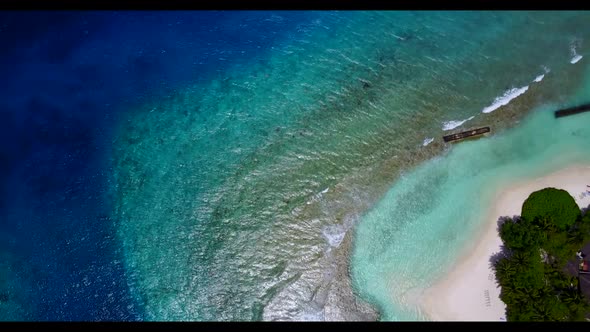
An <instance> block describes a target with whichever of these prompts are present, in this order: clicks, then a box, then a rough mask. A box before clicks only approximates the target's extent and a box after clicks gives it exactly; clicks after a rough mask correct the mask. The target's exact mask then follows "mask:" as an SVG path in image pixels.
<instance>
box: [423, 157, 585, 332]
mask: <svg viewBox="0 0 590 332" xmlns="http://www.w3.org/2000/svg"><path fill="white" fill-rule="evenodd" d="M586 185H590V165H576V166H570V167H567V168H563V169H561V170H559V171H557V172H553V173H551V174H548V175H545V176H542V177H538V178H535V179H532V180H527V181H523V182H520V183H513V184H511V185H510V186H509V187H504V188H502V189H500V190H499V191H498V192H497V193H496V194H495V198H494V203H493V205H492V206H490V208H489V210H488V213H487V215H486V221H485V224H484V225H485V226H482V229H481V231H480V233H479V234H478V235H477V236H476V240H474V241H472V242H471V244H470V246H469V247H468V248H465V249H464V254H463V255H462V256H461V257H460V258H459V259H458V261H457V263H456V264H455V266H454V267H453V269H452V270H451V271H450V272H449V273H448V274H446V275H445V276H443V277H442V278H441V279H440V280H438V281H437V282H436V283H435V284H434V285H433V286H432V287H430V288H428V289H426V290H425V291H424V293H423V295H422V297H421V300H420V307H421V309H422V310H423V312H424V314H426V316H427V317H429V319H430V320H434V321H503V320H505V305H504V303H503V302H502V301H501V300H500V298H499V295H500V289H499V288H498V287H496V282H495V277H494V272H493V270H492V269H491V267H490V263H489V258H490V257H491V256H492V255H493V254H494V253H496V252H498V251H499V250H500V245H501V243H502V241H501V239H500V237H499V235H498V232H497V220H498V218H499V217H501V216H513V215H520V213H521V207H522V203H523V202H524V200H525V199H526V198H527V197H528V196H529V195H530V193H532V192H534V191H537V190H540V189H543V188H546V187H556V188H559V189H564V190H567V191H568V192H569V193H570V195H572V197H574V199H575V200H576V203H578V205H579V206H580V207H581V208H586V207H588V205H590V195H585V194H584V193H585V192H586V190H590V188H588V187H586Z"/></svg>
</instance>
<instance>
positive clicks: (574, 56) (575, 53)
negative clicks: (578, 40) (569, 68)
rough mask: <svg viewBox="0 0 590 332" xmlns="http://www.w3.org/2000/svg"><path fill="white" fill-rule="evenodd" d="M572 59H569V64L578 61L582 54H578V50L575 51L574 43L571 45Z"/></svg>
mask: <svg viewBox="0 0 590 332" xmlns="http://www.w3.org/2000/svg"><path fill="white" fill-rule="evenodd" d="M571 50H572V59H571V60H570V63H571V64H574V63H576V62H578V61H580V59H582V56H581V55H579V54H578V52H576V45H572V48H571Z"/></svg>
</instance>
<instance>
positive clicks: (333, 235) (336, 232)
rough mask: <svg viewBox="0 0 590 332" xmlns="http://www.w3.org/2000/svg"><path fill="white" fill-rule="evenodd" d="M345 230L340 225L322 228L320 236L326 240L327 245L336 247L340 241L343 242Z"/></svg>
mask: <svg viewBox="0 0 590 332" xmlns="http://www.w3.org/2000/svg"><path fill="white" fill-rule="evenodd" d="M346 231H347V228H346V227H343V226H341V225H330V226H326V227H324V229H323V230H322V234H323V235H324V237H325V238H326V240H328V243H329V244H330V246H331V247H334V248H336V247H338V246H339V245H340V243H342V240H344V236H345V235H346Z"/></svg>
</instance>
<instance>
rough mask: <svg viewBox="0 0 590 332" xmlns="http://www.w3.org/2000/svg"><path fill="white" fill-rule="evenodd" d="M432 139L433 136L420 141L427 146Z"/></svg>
mask: <svg viewBox="0 0 590 332" xmlns="http://www.w3.org/2000/svg"><path fill="white" fill-rule="evenodd" d="M433 141H434V138H433V137H429V138H425V139H424V142H422V146H427V145H428V144H430V143H432V142H433Z"/></svg>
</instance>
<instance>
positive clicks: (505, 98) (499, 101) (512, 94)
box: [481, 85, 529, 113]
mask: <svg viewBox="0 0 590 332" xmlns="http://www.w3.org/2000/svg"><path fill="white" fill-rule="evenodd" d="M528 89H529V86H528V85H527V86H523V87H522V88H513V89H510V90H508V91H506V92H504V94H503V95H502V96H500V97H496V99H494V102H493V103H492V104H491V105H490V106H488V107H485V108H484V109H483V110H481V112H482V113H491V112H493V111H495V110H497V109H498V108H500V107H502V106H505V105H508V103H510V101H512V99H514V98H516V97H518V96H520V95H522V94H523V93H525V92H526V91H527V90H528Z"/></svg>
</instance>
